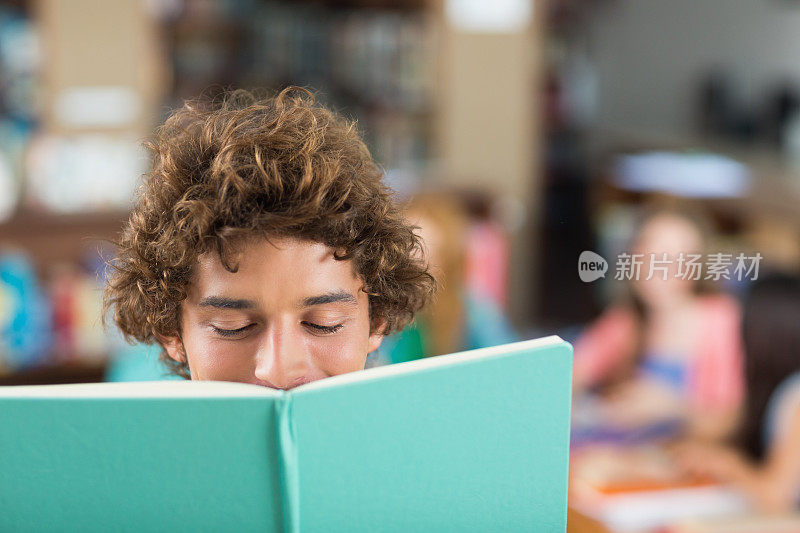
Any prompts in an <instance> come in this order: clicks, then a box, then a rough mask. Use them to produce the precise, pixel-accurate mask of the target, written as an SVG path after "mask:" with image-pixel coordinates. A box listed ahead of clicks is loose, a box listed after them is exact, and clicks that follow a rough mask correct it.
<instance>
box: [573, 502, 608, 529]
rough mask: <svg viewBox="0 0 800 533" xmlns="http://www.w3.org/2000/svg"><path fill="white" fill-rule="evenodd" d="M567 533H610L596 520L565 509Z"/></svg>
mask: <svg viewBox="0 0 800 533" xmlns="http://www.w3.org/2000/svg"><path fill="white" fill-rule="evenodd" d="M567 533H611V532H610V530H609V529H608V528H606V527H605V526H604V525H603V524H601V523H600V522H598V521H597V520H593V519H591V518H589V517H588V516H586V515H583V514H581V513H579V512H578V511H576V510H575V509H573V508H572V507H568V508H567Z"/></svg>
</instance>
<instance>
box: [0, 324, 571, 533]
mask: <svg viewBox="0 0 800 533" xmlns="http://www.w3.org/2000/svg"><path fill="white" fill-rule="evenodd" d="M571 370H572V348H571V347H570V346H569V344H567V343H565V342H563V341H561V339H559V338H557V337H547V338H544V339H538V340H534V341H526V342H520V343H514V344H509V345H504V346H498V347H494V348H487V349H483V350H475V351H471V352H463V353H460V354H452V355H447V356H442V357H436V358H430V359H425V360H422V361H414V362H409V363H401V364H398V365H392V366H388V367H380V368H374V369H369V370H365V371H363V372H356V373H353V374H347V375H343V376H336V377H333V378H329V379H326V380H322V381H318V382H315V383H311V384H308V385H303V386H301V387H298V388H296V389H293V390H292V391H289V392H284V391H275V390H271V389H266V388H263V387H256V386H253V385H243V384H233V383H215V382H152V383H133V384H131V383H127V384H126V383H118V384H94V385H64V386H49V387H48V386H44V387H6V388H4V389H0V477H2V481H0V531H109V530H113V531H266V532H269V531H285V532H299V531H303V532H306V531H308V532H316V531H326V532H327V531H332V532H338V531H342V532H361V531H363V532H367V531H369V532H374V531H385V532H394V531H398V532H399V531H436V532H446V531H542V532H550V531H554V532H555V531H565V529H566V510H567V466H568V465H567V458H568V450H569V416H570V412H569V410H570V393H571V391H570V384H571Z"/></svg>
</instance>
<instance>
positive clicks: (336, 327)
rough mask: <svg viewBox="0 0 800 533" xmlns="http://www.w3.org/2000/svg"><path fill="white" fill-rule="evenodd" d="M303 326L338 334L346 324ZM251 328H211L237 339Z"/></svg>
mask: <svg viewBox="0 0 800 533" xmlns="http://www.w3.org/2000/svg"><path fill="white" fill-rule="evenodd" d="M303 324H305V325H306V326H308V327H310V328H311V329H313V330H315V331H319V332H321V333H336V332H337V331H339V330H340V329H342V326H344V324H336V325H333V326H321V325H319V324H314V323H312V322H303ZM250 326H252V324H249V325H247V326H244V327H241V328H237V329H222V328H218V327H216V326H211V327H212V328H213V329H214V332H215V333H216V334H218V335H221V336H223V337H235V336H236V335H238V334H240V333H244V332H245V331H246V330H247V329H248V328H250Z"/></svg>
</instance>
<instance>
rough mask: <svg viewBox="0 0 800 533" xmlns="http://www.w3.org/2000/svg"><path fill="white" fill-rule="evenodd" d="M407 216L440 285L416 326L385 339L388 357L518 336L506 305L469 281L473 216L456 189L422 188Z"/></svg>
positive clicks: (436, 352) (481, 345)
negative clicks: (468, 271)
mask: <svg viewBox="0 0 800 533" xmlns="http://www.w3.org/2000/svg"><path fill="white" fill-rule="evenodd" d="M406 218H407V220H408V222H409V223H411V224H413V225H414V226H417V230H416V233H417V234H418V235H419V236H420V237H421V238H422V241H423V243H424V249H425V255H426V260H427V261H428V264H429V266H430V268H431V272H432V273H433V274H434V277H436V279H437V281H438V282H439V289H438V291H437V293H436V296H435V299H434V301H433V303H432V304H430V305H428V307H427V308H425V309H423V311H422V312H421V313H419V314H418V315H417V318H416V320H415V322H414V323H413V324H412V325H411V326H409V327H407V328H405V329H404V330H403V331H401V332H400V333H398V334H396V335H394V336H392V337H389V338H386V339H385V340H384V347H382V348H381V352H383V353H384V354H385V355H384V356H383V362H391V363H401V362H404V361H413V360H415V359H420V358H422V357H429V356H434V355H443V354H448V353H453V352H458V351H462V350H471V349H476V348H485V347H487V346H495V345H498V344H505V343H508V342H513V341H515V340H517V335H516V333H515V332H514V330H513V328H512V327H511V325H510V323H509V322H508V320H507V318H506V317H505V316H504V314H503V312H502V310H501V309H500V308H499V307H498V306H497V305H496V304H495V303H494V302H492V301H491V299H489V298H488V297H486V296H484V295H482V294H481V293H480V292H479V291H477V290H475V289H474V288H472V287H469V286H467V284H466V282H465V270H466V253H467V235H468V234H469V233H468V230H469V228H470V219H469V217H468V216H467V213H466V211H465V209H464V207H463V206H462V204H461V203H460V202H459V201H458V200H457V199H456V198H455V197H454V195H453V194H452V193H451V194H448V193H446V192H444V191H441V192H440V191H435V192H434V191H430V192H423V193H420V194H417V195H416V196H414V197H412V198H411V200H410V201H409V202H408V204H407V207H406Z"/></svg>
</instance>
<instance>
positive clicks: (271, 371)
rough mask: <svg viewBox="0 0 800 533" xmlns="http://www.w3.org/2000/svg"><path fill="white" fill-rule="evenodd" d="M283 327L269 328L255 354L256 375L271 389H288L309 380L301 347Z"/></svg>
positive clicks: (306, 364)
mask: <svg viewBox="0 0 800 533" xmlns="http://www.w3.org/2000/svg"><path fill="white" fill-rule="evenodd" d="M287 329H288V328H286V327H279V326H277V325H276V326H275V327H272V328H271V329H270V331H269V332H268V334H267V336H266V338H265V340H264V342H263V343H262V345H261V347H260V348H259V350H258V353H257V354H256V369H255V374H256V378H257V379H258V380H259V381H260V382H262V383H263V384H264V385H266V386H268V387H272V388H275V389H284V390H286V389H291V388H293V387H297V386H298V385H302V384H303V383H308V382H309V381H311V380H310V379H309V377H308V376H309V370H310V365H309V360H308V354H307V353H306V350H305V346H304V344H303V342H302V340H301V339H299V336H298V335H297V334H292V332H290V331H287Z"/></svg>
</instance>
